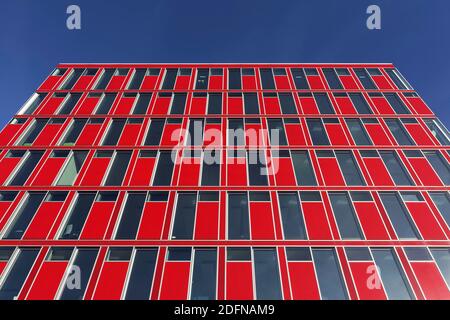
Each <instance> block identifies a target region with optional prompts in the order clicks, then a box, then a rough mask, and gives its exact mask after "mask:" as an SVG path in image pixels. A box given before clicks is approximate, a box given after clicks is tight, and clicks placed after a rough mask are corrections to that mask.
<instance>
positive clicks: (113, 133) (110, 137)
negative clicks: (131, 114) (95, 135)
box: [103, 119, 126, 146]
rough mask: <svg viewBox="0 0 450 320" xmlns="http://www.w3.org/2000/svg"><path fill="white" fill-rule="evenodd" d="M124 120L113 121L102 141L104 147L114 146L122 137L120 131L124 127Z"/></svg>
mask: <svg viewBox="0 0 450 320" xmlns="http://www.w3.org/2000/svg"><path fill="white" fill-rule="evenodd" d="M125 123H126V119H113V120H112V123H111V126H110V127H109V130H108V133H107V135H106V137H105V140H103V145H104V146H115V145H117V142H118V141H119V139H120V136H121V135H122V130H123V128H124V127H125Z"/></svg>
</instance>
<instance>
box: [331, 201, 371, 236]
mask: <svg viewBox="0 0 450 320" xmlns="http://www.w3.org/2000/svg"><path fill="white" fill-rule="evenodd" d="M330 201H331V206H332V207H333V212H334V216H335V218H336V222H337V225H338V227H339V233H340V235H341V238H342V239H364V237H363V235H362V232H361V228H360V226H359V223H358V219H357V217H356V213H355V211H354V209H353V206H352V205H351V202H350V199H349V197H348V194H347V193H345V192H336V193H334V192H333V193H330Z"/></svg>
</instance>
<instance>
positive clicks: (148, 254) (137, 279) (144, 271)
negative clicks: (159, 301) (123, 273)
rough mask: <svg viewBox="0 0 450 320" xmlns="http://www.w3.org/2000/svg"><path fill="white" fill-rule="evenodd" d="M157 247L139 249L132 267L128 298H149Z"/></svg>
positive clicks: (126, 296)
mask: <svg viewBox="0 0 450 320" xmlns="http://www.w3.org/2000/svg"><path fill="white" fill-rule="evenodd" d="M157 255H158V250H157V249H137V250H136V254H135V257H134V260H133V266H132V268H131V272H130V276H129V280H128V285H127V291H126V293H125V299H126V300H148V299H149V297H150V290H151V287H152V282H153V274H154V271H155V265H156V257H157Z"/></svg>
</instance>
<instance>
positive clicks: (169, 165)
mask: <svg viewBox="0 0 450 320" xmlns="http://www.w3.org/2000/svg"><path fill="white" fill-rule="evenodd" d="M173 165H174V163H173V161H172V152H170V151H160V152H159V157H158V165H157V167H156V172H155V177H154V179H153V185H154V186H170V183H171V181H172V173H173Z"/></svg>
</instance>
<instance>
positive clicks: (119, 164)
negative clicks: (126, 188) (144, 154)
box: [105, 151, 131, 186]
mask: <svg viewBox="0 0 450 320" xmlns="http://www.w3.org/2000/svg"><path fill="white" fill-rule="evenodd" d="M130 158H131V151H118V152H117V153H116V156H115V157H114V161H113V164H112V166H111V168H110V169H109V174H108V178H106V182H105V186H120V185H122V181H123V178H124V177H125V173H126V172H127V169H128V163H129V162H130Z"/></svg>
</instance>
